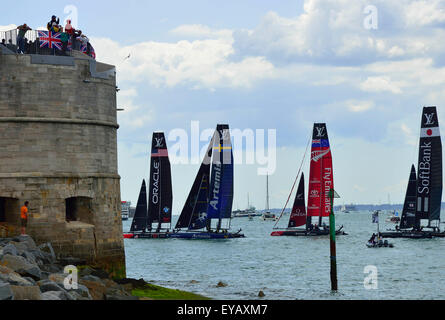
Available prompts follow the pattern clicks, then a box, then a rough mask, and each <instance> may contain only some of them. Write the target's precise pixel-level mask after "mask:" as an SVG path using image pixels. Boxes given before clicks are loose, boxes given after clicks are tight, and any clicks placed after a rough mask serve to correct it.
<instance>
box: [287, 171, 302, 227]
mask: <svg viewBox="0 0 445 320" xmlns="http://www.w3.org/2000/svg"><path fill="white" fill-rule="evenodd" d="M305 224H306V203H305V201H304V174H301V179H300V185H299V186H298V191H297V195H296V196H295V202H294V206H293V208H292V212H291V215H290V219H289V228H296V227H301V226H304V225H305Z"/></svg>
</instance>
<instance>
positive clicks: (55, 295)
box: [42, 291, 64, 301]
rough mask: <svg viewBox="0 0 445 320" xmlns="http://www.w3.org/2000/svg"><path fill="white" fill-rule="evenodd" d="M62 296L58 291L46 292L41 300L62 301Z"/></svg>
mask: <svg viewBox="0 0 445 320" xmlns="http://www.w3.org/2000/svg"><path fill="white" fill-rule="evenodd" d="M62 296H64V295H63V294H62V293H61V292H60V291H47V292H44V293H42V300H50V301H57V300H62Z"/></svg>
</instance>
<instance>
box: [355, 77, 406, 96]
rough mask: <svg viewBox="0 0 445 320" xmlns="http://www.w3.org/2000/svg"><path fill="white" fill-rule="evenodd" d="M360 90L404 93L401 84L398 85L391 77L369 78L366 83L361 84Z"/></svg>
mask: <svg viewBox="0 0 445 320" xmlns="http://www.w3.org/2000/svg"><path fill="white" fill-rule="evenodd" d="M360 88H361V89H362V90H363V91H370V92H381V91H389V92H392V93H395V94H399V93H402V90H401V89H400V84H397V83H395V82H393V81H391V79H390V78H389V77H386V76H384V77H368V79H366V80H365V81H364V82H362V83H361V84H360Z"/></svg>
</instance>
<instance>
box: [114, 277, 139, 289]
mask: <svg viewBox="0 0 445 320" xmlns="http://www.w3.org/2000/svg"><path fill="white" fill-rule="evenodd" d="M115 282H116V283H118V284H120V285H124V286H125V285H131V290H133V289H136V288H143V287H145V285H146V282H145V280H144V279H139V280H136V279H131V278H125V279H119V280H115Z"/></svg>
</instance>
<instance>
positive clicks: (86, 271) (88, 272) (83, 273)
mask: <svg viewBox="0 0 445 320" xmlns="http://www.w3.org/2000/svg"><path fill="white" fill-rule="evenodd" d="M94 271H95V270H94V269H93V268H91V267H89V266H86V267H85V268H83V269H81V270H80V271H79V276H80V277H84V276H89V275H91V274H92V273H93V272H94Z"/></svg>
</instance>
